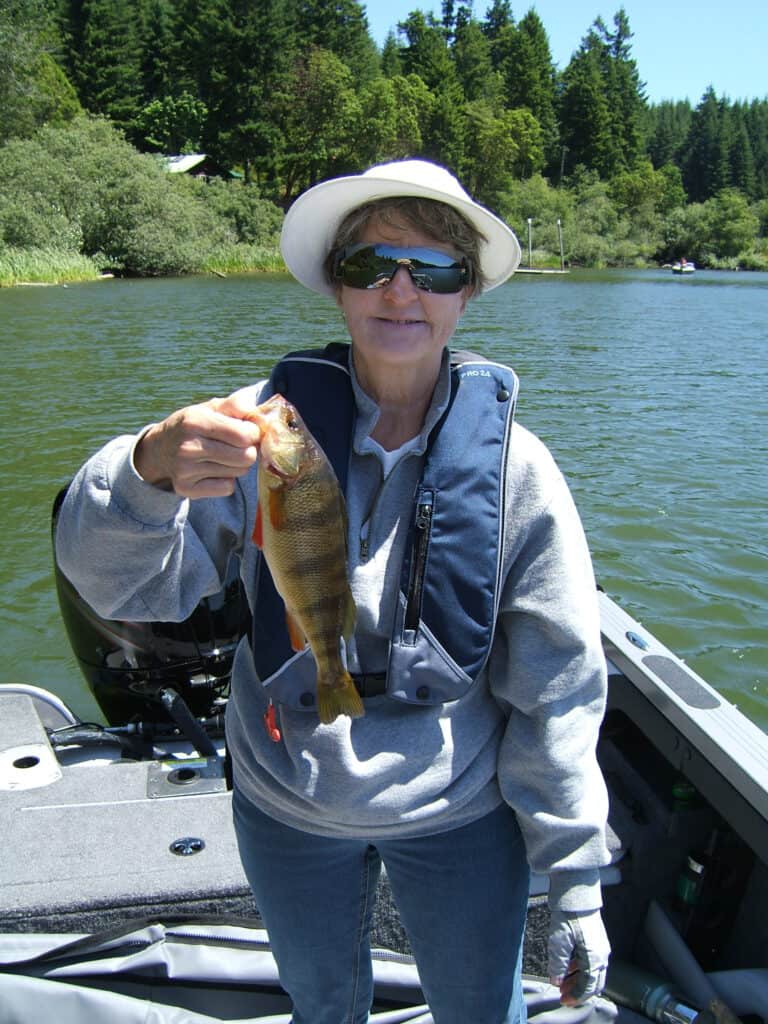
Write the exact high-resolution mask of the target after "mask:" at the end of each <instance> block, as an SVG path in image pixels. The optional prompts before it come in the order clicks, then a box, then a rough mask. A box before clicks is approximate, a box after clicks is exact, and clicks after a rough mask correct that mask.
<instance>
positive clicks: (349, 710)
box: [317, 672, 365, 725]
mask: <svg viewBox="0 0 768 1024" xmlns="http://www.w3.org/2000/svg"><path fill="white" fill-rule="evenodd" d="M317 713H318V715H319V716H320V721H321V722H322V723H323V724H324V725H328V724H329V723H330V722H334V721H335V720H336V719H337V718H338V717H339V715H349V717H350V718H361V717H362V716H363V715H364V714H365V708H364V707H363V701H362V699H361V697H360V694H359V693H358V692H357V690H356V688H355V684H354V682H353V681H352V676H351V675H350V674H349V672H342V673H341V675H340V676H338V677H337V678H335V679H334V680H333V682H332V683H331V684H329V683H327V682H324V681H322V680H320V679H318V681H317Z"/></svg>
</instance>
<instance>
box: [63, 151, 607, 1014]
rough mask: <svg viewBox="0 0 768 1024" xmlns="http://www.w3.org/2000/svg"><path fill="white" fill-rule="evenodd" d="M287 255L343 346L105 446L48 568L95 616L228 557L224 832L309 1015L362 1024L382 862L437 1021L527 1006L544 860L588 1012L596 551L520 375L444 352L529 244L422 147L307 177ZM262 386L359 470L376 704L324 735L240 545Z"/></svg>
mask: <svg viewBox="0 0 768 1024" xmlns="http://www.w3.org/2000/svg"><path fill="white" fill-rule="evenodd" d="M282 250H283V255H284V257H285V260H286V263H287V265H288V267H289V269H290V270H291V271H292V272H293V274H294V275H295V276H296V277H297V278H298V280H299V281H301V282H302V283H303V284H305V285H306V286H307V287H309V288H312V289H314V290H315V291H317V292H320V293H321V294H324V295H328V296H330V297H332V298H333V299H335V301H336V302H337V304H338V305H339V307H340V309H341V312H342V314H343V316H344V319H345V320H346V325H347V330H348V332H349V335H350V337H351V349H349V350H348V349H347V348H346V347H344V348H342V347H339V346H331V347H330V348H329V349H327V350H325V351H323V352H319V351H312V352H309V353H306V352H305V353H301V354H298V355H296V356H293V357H291V358H289V359H287V360H284V361H281V363H279V364H278V366H277V367H276V369H275V371H274V373H273V375H272V377H271V378H270V381H267V382H261V383H259V384H257V385H255V386H254V387H253V388H249V389H245V390H244V391H240V392H237V393H235V394H234V395H231V396H230V397H228V398H226V399H213V400H211V401H210V402H207V403H204V404H203V405H199V406H192V407H189V408H186V409H182V410H179V411H178V412H175V413H173V414H172V415H171V416H169V417H168V418H167V419H166V420H164V421H163V422H162V423H159V424H155V425H152V426H150V427H149V428H147V429H146V430H145V431H144V432H143V433H142V434H140V435H139V437H138V439H137V438H135V437H124V438H118V439H116V440H115V441H113V442H111V443H110V444H108V445H107V446H106V447H105V448H104V449H102V451H101V452H100V453H98V454H97V455H95V456H94V457H93V458H92V459H91V460H90V461H89V463H87V464H86V466H85V467H84V468H83V470H81V472H80V474H79V475H78V477H77V478H76V480H75V482H74V484H73V486H72V487H71V489H70V492H69V495H68V497H67V501H66V503H65V505H64V508H63V509H62V512H61V516H60V520H59V530H58V547H57V550H58V556H59V561H60V564H61V566H62V568H63V569H64V571H65V572H66V573H67V575H68V576H69V577H70V579H71V580H72V581H73V583H74V584H75V585H76V586H77V587H78V588H79V589H80V591H81V593H82V594H83V596H84V597H85V598H86V599H87V600H88V601H90V602H91V603H92V604H93V605H94V606H95V608H96V609H97V610H98V611H99V612H101V613H102V614H105V615H109V616H111V617H113V618H120V617H124V618H139V617H144V618H147V617H149V618H165V619H179V618H184V617H186V616H187V615H188V614H189V613H190V612H191V611H192V609H193V607H194V606H195V604H196V603H197V602H198V601H199V600H200V598H201V597H202V596H203V595H205V594H207V593H211V592H214V591H215V590H216V589H218V587H219V586H220V585H221V579H222V577H223V573H224V570H225V567H226V563H227V560H228V558H229V556H230V554H231V553H232V552H235V553H237V554H238V555H239V556H240V559H241V565H242V570H241V572H242V578H243V581H244V583H245V587H246V589H247V592H248V595H249V600H250V601H251V605H252V608H253V611H254V619H255V630H254V634H253V636H252V637H249V638H245V639H244V640H243V641H242V642H241V644H240V646H239V648H238V652H237V656H236V659H235V664H234V669H233V678H232V694H231V698H230V701H229V705H228V709H227V740H228V746H229V750H230V753H231V756H232V762H233V775H234V794H233V805H234V815H235V827H236V831H237V836H238V843H239V847H240V853H241V858H242V861H243V866H244V869H245V871H246V874H247V876H248V879H249V882H250V884H251V886H252V888H253V891H254V894H255V898H256V902H257V906H258V907H259V909H260V911H261V913H262V915H263V916H264V919H265V922H266V925H267V927H268V929H269V931H270V933H271V939H272V944H273V948H274V951H275V956H276V959H277V962H278V965H279V968H280V974H281V980H282V982H283V984H284V986H285V987H286V989H287V991H288V992H289V993H290V995H291V997H292V999H293V1002H294V1016H293V1020H294V1022H295V1024H341V1022H342V1021H345V1022H346V1021H354V1022H361V1021H365V1020H367V1016H368V1010H369V1007H370V1003H371V997H372V978H371V965H370V947H369V929H370V922H371V914H372V896H373V893H374V889H375V884H376V880H377V878H378V874H379V870H380V866H381V863H382V862H383V863H384V864H385V866H386V869H387V874H388V877H389V881H390V884H391V886H392V890H393V893H394V896H395V899H396V901H397V903H398V907H399V910H400V914H401V917H402V921H403V924H404V927H405V929H406V931H407V933H408V936H409V940H410V942H411V945H412V947H413V950H414V953H415V956H416V960H417V963H418V966H419V971H420V976H421V979H422V983H423V987H424V991H425V994H426V996H427V999H428V1001H429V1004H430V1008H431V1010H432V1013H433V1016H434V1019H435V1021H436V1022H437V1024H470V1022H471V1024H504V1022H523V1021H524V1020H525V1007H524V1003H523V999H522V994H521V983H520V962H521V947H522V936H523V932H524V924H525V910H526V900H527V892H528V870H529V869H528V864H530V866H531V867H532V868H533V870H535V871H537V872H545V873H548V874H549V876H550V895H549V901H550V909H551V921H552V924H551V934H550V968H551V973H552V978H553V980H554V982H555V983H556V984H558V985H560V988H561V998H562V1001H563V1002H566V1003H568V1002H571V1003H573V1002H579V1001H583V1000H585V999H586V998H588V997H589V996H590V995H592V994H594V993H596V992H599V991H600V989H601V987H602V984H603V980H604V974H605V968H606V964H607V956H608V943H607V939H606V936H605V932H604V929H603V927H602V922H601V919H600V912H599V907H600V905H601V901H600V886H599V868H600V866H601V865H603V864H605V863H606V862H607V860H608V855H607V851H606V848H605V839H604V826H605V817H606V803H607V801H606V795H605V788H604V785H603V781H602V778H601V775H600V771H599V768H598V765H597V761H596V758H595V743H596V738H597V731H598V727H599V723H600V720H601V717H602V712H603V704H604V696H605V667H604V659H603V656H602V650H601V644H600V635H599V623H598V613H597V604H596V597H595V593H594V589H595V588H594V580H593V576H592V570H591V565H590V560H589V554H588V551H587V547H586V542H585V540H584V536H583V532H582V529H581V526H580V523H579V519H578V516H577V513H576V511H575V509H574V507H573V503H572V501H571V498H570V495H569V493H568V490H567V487H566V485H565V483H564V481H563V479H562V477H561V475H560V473H559V472H558V470H557V468H556V466H555V465H554V462H553V461H552V459H551V456H550V455H549V453H548V452H547V451H546V449H545V448H544V447H543V445H542V444H541V443H540V442H539V441H537V440H536V438H534V437H533V436H532V435H531V434H529V433H528V432H527V431H525V430H524V428H522V427H521V426H519V425H517V424H515V423H513V409H514V399H515V393H516V379H515V377H514V374H513V373H512V371H510V370H509V369H507V368H506V367H502V366H499V365H498V364H495V363H490V362H484V361H483V360H482V359H481V357H472V356H467V355H466V354H465V355H464V356H462V357H459V358H456V357H453V358H451V355H450V353H449V350H448V347H447V346H448V343H449V341H450V339H451V337H452V335H453V333H454V330H455V328H456V325H457V323H458V320H459V318H460V316H461V314H462V313H463V311H464V309H465V306H466V303H467V301H468V300H469V299H470V298H471V297H472V296H473V295H476V294H479V293H480V292H483V291H488V290H490V289H491V288H493V287H496V286H497V285H499V284H501V283H503V281H505V280H506V279H507V278H508V277H509V276H510V275H511V274H512V273H513V271H514V269H515V268H516V266H517V265H518V263H519V260H520V248H519V245H518V243H517V240H516V238H515V236H514V234H513V233H512V232H511V231H510V230H509V228H508V227H507V226H506V225H504V224H503V223H502V222H501V221H500V220H498V218H496V217H495V216H494V215H493V214H491V213H490V212H489V211H488V210H486V209H484V208H483V207H481V206H479V205H478V204H476V203H475V202H474V201H473V200H472V199H471V198H470V197H469V196H468V195H467V193H466V192H465V191H464V190H463V189H462V187H461V186H460V184H459V183H458V181H456V179H455V178H454V177H453V176H452V175H450V174H449V173H448V172H447V171H446V170H444V169H443V168H439V167H436V166H435V165H433V164H430V163H427V162H424V161H418V160H414V161H402V162H396V163H392V164H385V165H381V166H378V167H374V168H371V169H370V170H368V171H366V172H365V173H364V174H362V175H355V176H350V177H347V178H341V179H334V180H332V181H328V182H324V183H322V184H320V185H317V186H315V187H314V188H312V189H310V190H309V191H308V192H306V193H304V195H303V196H301V197H300V198H299V199H298V200H297V201H296V203H295V204H294V205H293V207H292V208H291V210H290V211H289V212H288V214H287V216H286V219H285V224H284V229H283V235H282ZM273 391H280V392H282V393H285V392H286V391H287V393H288V397H289V398H290V399H291V401H293V402H294V403H295V404H296V405H297V406H298V407H299V410H300V412H301V413H302V415H303V417H304V418H305V420H307V421H308V422H309V424H310V426H311V428H312V429H313V431H316V432H317V434H318V435H319V439H320V440H321V441H322V443H323V445H324V447H326V450H327V451H328V453H329V456H330V457H331V459H332V461H333V462H334V465H335V467H336V469H337V472H338V474H339V476H340V478H341V479H342V481H344V483H345V493H346V499H347V511H348V520H349V523H348V541H349V576H350V584H351V587H352V592H353V595H354V598H355V603H356V606H357V622H356V627H355V632H354V636H353V637H352V638H351V640H350V642H349V643H348V644H347V648H346V657H347V663H348V667H349V669H350V672H351V673H352V675H353V678H354V679H355V681H356V685H357V688H358V690H359V692H360V694H361V696H362V697H363V700H364V707H365V714H364V716H363V717H359V718H354V719H353V718H350V717H347V716H344V715H342V716H341V717H339V718H337V719H336V720H335V721H334V722H333V723H331V724H327V725H323V724H320V722H319V720H318V717H317V713H316V712H315V711H314V709H313V707H312V705H311V699H310V700H306V701H305V699H304V698H305V697H306V696H307V693H306V692H305V690H306V686H305V682H306V678H305V674H306V673H307V671H309V672H310V674H311V671H312V662H311V655H310V654H309V652H308V651H305V652H304V653H303V654H302V655H300V656H298V657H295V656H291V655H287V654H285V653H284V652H281V650H280V647H279V643H278V640H277V639H276V635H277V633H278V632H279V630H278V629H272V628H271V627H270V628H269V629H266V628H265V627H264V624H265V623H271V622H273V621H275V622H276V621H277V618H278V617H279V616H278V614H277V613H278V612H279V610H280V609H279V608H277V607H276V597H275V594H274V591H270V590H269V587H268V586H267V585H265V584H264V580H265V579H267V576H266V573H265V572H264V571H263V568H264V567H263V565H262V564H261V562H260V555H259V552H258V550H257V549H256V548H255V547H254V545H253V544H251V543H250V542H249V537H250V529H251V525H252V523H253V521H254V517H255V514H256V503H257V495H256V473H255V472H254V463H255V462H256V460H257V458H258V449H259V441H260V434H259V430H258V428H256V427H255V426H254V425H253V424H252V423H249V422H247V421H246V420H245V417H246V416H247V415H248V414H249V412H250V410H251V409H252V408H253V406H254V404H255V403H259V402H261V401H263V400H264V399H265V398H266V397H267V396H268V395H270V394H271V393H272V392H273ZM414 495H415V498H414ZM92 566H97V567H98V570H97V571H93V570H92V569H91V567H92ZM126 577H127V578H126ZM118 578H120V580H121V585H120V587H119V591H118V588H117V587H116V586H115V585H114V582H113V581H114V580H115V579H118ZM260 629H261V632H260ZM308 666H309V669H308ZM268 714H271V715H272V716H274V721H273V722H272V725H271V727H269V728H267V729H265V728H264V725H263V719H264V716H265V715H268ZM276 727H278V728H276ZM278 736H279V740H278V741H277V742H275V740H276V739H277V737H278Z"/></svg>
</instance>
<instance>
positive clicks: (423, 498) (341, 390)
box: [251, 343, 518, 709]
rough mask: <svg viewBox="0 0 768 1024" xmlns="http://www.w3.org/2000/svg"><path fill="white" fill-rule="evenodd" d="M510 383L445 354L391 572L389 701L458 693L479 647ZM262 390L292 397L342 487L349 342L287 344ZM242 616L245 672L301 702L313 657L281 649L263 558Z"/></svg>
mask: <svg viewBox="0 0 768 1024" xmlns="http://www.w3.org/2000/svg"><path fill="white" fill-rule="evenodd" d="M517 388H518V382H517V377H516V376H515V373H514V371H512V370H511V369H509V368H508V367H506V366H502V365H500V364H498V363H493V362H489V361H488V360H485V359H483V358H482V357H481V356H476V355H472V354H470V353H453V354H452V356H451V393H450V397H449V400H448V405H447V408H446V410H445V412H444V413H443V415H442V417H441V418H440V420H439V422H438V423H437V424H436V426H435V427H434V429H433V431H432V433H431V435H430V437H429V440H428V445H427V451H426V455H425V458H424V466H423V470H422V475H421V479H420V481H419V484H418V486H417V488H416V493H415V497H414V505H413V512H412V517H411V525H410V534H409V539H408V542H407V543H406V554H405V557H404V559H403V565H402V571H401V580H400V594H399V600H398V603H397V609H396V613H395V621H394V623H393V628H392V637H391V643H390V656H389V664H388V669H387V681H386V692H387V695H388V696H390V697H392V698H394V699H396V700H401V701H405V702H407V703H411V704H420V705H423V704H440V703H443V702H445V701H452V700H458V699H459V698H460V697H461V696H463V695H464V694H465V693H466V692H467V690H468V689H469V687H470V686H471V685H472V683H473V682H474V680H475V679H476V678H477V676H478V674H479V673H480V670H481V669H482V667H483V665H484V664H485V662H486V660H487V658H488V654H489V652H490V648H491V642H492V640H493V633H494V627H495V622H496V614H497V609H498V600H499V590H500V575H501V548H502V529H503V524H504V494H505V466H506V461H507V449H508V445H509V441H510V434H511V427H512V422H513V418H514V408H515V402H516V398H517ZM270 391H271V392H272V393H277V392H279V393H280V394H282V395H283V396H284V397H285V398H287V399H288V401H290V402H292V403H293V404H294V405H295V406H296V408H297V409H298V410H299V412H300V413H301V415H302V417H303V419H304V422H305V423H306V425H307V427H308V428H309V430H310V431H311V433H312V434H313V435H314V436H315V438H316V439H317V441H318V442H319V443H320V445H321V446H322V448H323V450H324V451H325V453H326V455H327V456H328V458H329V460H330V462H331V465H332V466H333V468H334V470H335V472H336V476H337V477H338V480H339V483H340V485H341V487H342V490H344V491H345V490H346V482H347V476H348V466H349V459H350V452H351V446H352V436H353V432H354V420H355V398H354V393H353V390H352V384H351V376H350V371H349V346H348V345H342V344H338V343H333V344H331V345H329V346H327V347H326V348H325V349H318V350H308V351H304V352H295V353H291V354H290V355H288V356H286V357H285V358H283V359H282V360H281V361H280V362H279V363H278V364H277V365H276V366H275V368H274V370H273V371H272V375H271V378H270ZM253 623H254V625H253V634H252V639H251V646H252V650H253V656H254V661H255V665H256V671H257V672H258V674H259V678H260V679H261V681H262V683H263V684H264V686H266V687H267V688H268V690H269V694H270V697H271V698H272V699H273V700H274V701H275V702H277V703H281V704H287V705H289V706H291V707H293V708H297V709H301V708H310V709H311V708H312V707H313V706H314V694H315V689H316V675H315V663H314V659H313V657H312V654H311V651H310V650H309V648H306V649H305V650H304V651H301V652H298V653H296V652H294V651H293V649H292V648H291V645H290V642H289V639H288V632H287V629H286V625H285V610H284V606H283V601H282V599H281V598H280V596H279V595H278V594H277V591H276V590H275V587H274V584H273V582H272V578H271V576H270V573H269V569H268V567H267V564H266V560H265V559H264V558H263V557H262V558H260V559H259V562H258V569H257V578H256V581H255V599H254V608H253ZM362 668H363V669H365V666H362Z"/></svg>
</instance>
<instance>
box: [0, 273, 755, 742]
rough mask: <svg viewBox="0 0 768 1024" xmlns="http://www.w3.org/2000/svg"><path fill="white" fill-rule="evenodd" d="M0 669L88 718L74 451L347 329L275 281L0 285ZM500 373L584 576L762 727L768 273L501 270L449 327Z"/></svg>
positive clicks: (298, 291) (327, 306)
mask: <svg viewBox="0 0 768 1024" xmlns="http://www.w3.org/2000/svg"><path fill="white" fill-rule="evenodd" d="M0 338H1V339H2V350H1V351H2V358H3V362H4V379H5V381H6V384H5V395H4V402H3V409H2V431H3V444H2V449H1V450H0V468H1V470H2V480H3V487H2V493H0V528H1V529H2V537H3V552H4V555H3V560H2V568H1V569H0V573H1V575H0V614H1V615H2V620H1V621H2V642H3V650H4V654H5V665H6V669H5V673H4V680H6V681H16V682H25V683H32V684H35V685H38V686H45V687H47V688H49V689H51V690H54V691H55V692H57V693H59V694H61V695H62V696H63V697H64V698H65V699H66V700H67V701H68V702H69V703H70V704H71V705H72V706H73V708H74V709H75V711H76V712H77V713H78V714H80V715H81V716H82V717H85V718H100V715H99V712H98V709H97V707H96V705H95V703H94V702H93V701H92V699H91V698H90V696H89V694H88V692H87V690H86V689H85V685H84V683H83V680H82V678H81V676H80V674H79V670H78V668H77V666H76V663H75V661H74V658H73V657H72V655H71V653H70V651H69V646H68V642H67V639H66V634H65V632H64V629H63V626H62V624H61V622H60V619H59V614H58V605H57V601H56V596H55V590H54V585H53V578H52V572H51V545H50V534H49V516H50V507H51V502H52V500H53V497H54V495H55V494H56V492H57V490H58V488H59V487H60V486H61V485H62V484H63V483H65V482H66V481H67V480H68V479H69V478H70V476H71V475H72V473H73V472H74V471H75V470H76V468H77V467H78V465H79V464H80V462H81V461H82V460H83V459H84V458H85V457H86V456H87V455H88V454H90V452H91V451H92V450H94V449H95V448H96V447H98V446H99V445H100V444H102V443H103V442H104V441H106V440H107V439H108V438H110V437H112V436H114V435H115V434H118V433H122V432H125V431H130V432H133V431H135V430H136V429H138V428H139V427H141V426H142V425H143V424H145V423H148V422H151V421H153V420H156V419H158V418H162V417H163V416H164V415H165V414H167V413H168V412H170V411H172V410H173V409H175V408H178V407H179V406H181V405H186V404H189V403H190V402H193V401H199V400H203V399H206V398H209V397H211V396H213V395H224V394H227V393H228V392H230V391H233V390H234V389H235V388H238V387H241V386H243V385H245V384H247V383H250V382H251V381H253V380H254V379H256V378H258V377H259V376H260V375H262V374H264V373H265V371H266V370H267V369H268V368H269V367H270V366H271V364H272V363H273V361H274V360H275V359H276V358H277V356H278V355H279V354H280V353H282V352H284V351H286V350H288V349H291V348H303V347H307V346H310V345H321V344H324V343H325V342H327V341H329V340H332V339H342V340H343V339H344V331H343V324H342V320H341V316H340V314H339V312H338V311H337V310H336V309H335V307H334V306H333V305H332V304H331V303H330V302H328V301H327V300H323V299H322V298H320V297H319V296H314V295H312V294H311V293H309V292H307V291H306V290H305V289H304V288H302V287H301V286H299V285H297V284H295V283H294V282H293V281H291V280H290V279H289V278H287V277H285V276H282V275H259V276H242V277H232V278H228V279H226V280H221V279H217V278H202V277H201V278H187V279H172V280H168V279H166V280H156V281H110V282H98V283H92V284H84V285H72V286H70V287H67V288H17V289H6V290H0ZM455 343H456V347H461V348H470V349H474V350H475V351H478V352H481V353H483V354H484V355H487V356H489V357H493V358H496V359H499V360H502V361H505V362H508V363H510V364H511V365H513V366H514V367H515V368H516V369H517V371H518V373H519V375H520V377H521V394H520V404H519V414H518V415H519V419H520V421H521V422H522V423H524V424H525V425H526V426H528V427H529V428H530V429H532V430H533V431H534V432H535V433H537V434H539V436H540V437H542V438H543V440H544V441H545V442H546V443H547V444H548V445H549V447H550V448H551V450H552V451H553V452H554V454H555V456H556V458H557V459H558V462H559V463H560V466H561V467H562V469H563V471H564V473H565V475H566V476H567V478H568V480H569V482H570V484H571V488H572V490H573V493H574V496H575V498H576V501H577V504H578V505H579V508H580V510H581V514H582V518H583V520H584V524H585V527H586V531H587V535H588V538H589V542H590V545H591V548H592V552H593V556H594V560H595V567H596V571H597V575H598V578H599V580H600V582H601V584H602V585H603V587H604V588H605V589H606V590H607V591H608V593H609V594H610V595H611V596H612V597H614V598H616V599H617V600H618V601H619V602H620V603H621V604H622V605H623V606H624V607H625V608H626V609H627V611H629V612H630V613H631V614H633V615H634V616H636V617H637V618H639V619H640V620H641V621H642V622H643V623H644V625H645V626H646V627H647V628H649V629H651V630H652V631H653V632H655V633H656V634H657V635H658V636H659V637H660V639H662V640H663V641H664V642H665V643H666V644H668V645H669V646H670V647H671V648H672V649H673V650H674V651H675V652H676V653H678V654H679V655H680V656H681V657H683V658H685V659H686V660H687V661H688V662H689V664H690V665H691V666H692V667H693V668H694V669H695V670H696V671H698V672H699V673H701V674H702V675H703V676H704V677H705V678H706V679H708V681H709V682H710V683H712V685H713V686H715V687H716V688H717V689H718V690H719V691H720V692H721V693H722V694H723V695H724V696H725V697H726V698H727V699H729V700H731V701H733V702H735V703H737V704H738V705H739V706H740V707H741V708H742V710H743V711H744V712H745V713H746V714H747V715H748V716H749V717H751V718H752V719H753V720H754V721H755V722H757V723H758V724H759V725H760V726H761V727H762V728H763V729H765V730H768V545H767V542H766V510H767V509H768V465H767V464H766V449H767V448H768V440H767V439H768V416H767V415H766V413H767V410H768V398H767V397H766V396H768V352H767V349H768V274H736V273H733V274H731V273H714V272H697V273H696V275H695V276H694V277H692V278H679V277H674V276H672V275H671V274H670V273H669V272H668V271H666V272H665V271H637V272H632V271H627V272H625V271H607V272H595V273H593V272H582V273H576V272H574V273H572V274H570V275H568V276H565V277H544V276H542V277H538V276H518V277H517V278H514V279H513V280H512V281H511V282H510V283H508V284H507V285H504V286H502V287H501V288H498V289H496V290H495V291H494V292H491V293H490V294H489V295H487V296H485V297H483V298H480V299H479V300H476V301H475V302H474V303H471V304H470V307H469V309H468V311H467V314H466V315H465V318H464V320H463V322H462V325H461V326H460V329H459V332H458V334H457V336H456V339H455Z"/></svg>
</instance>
